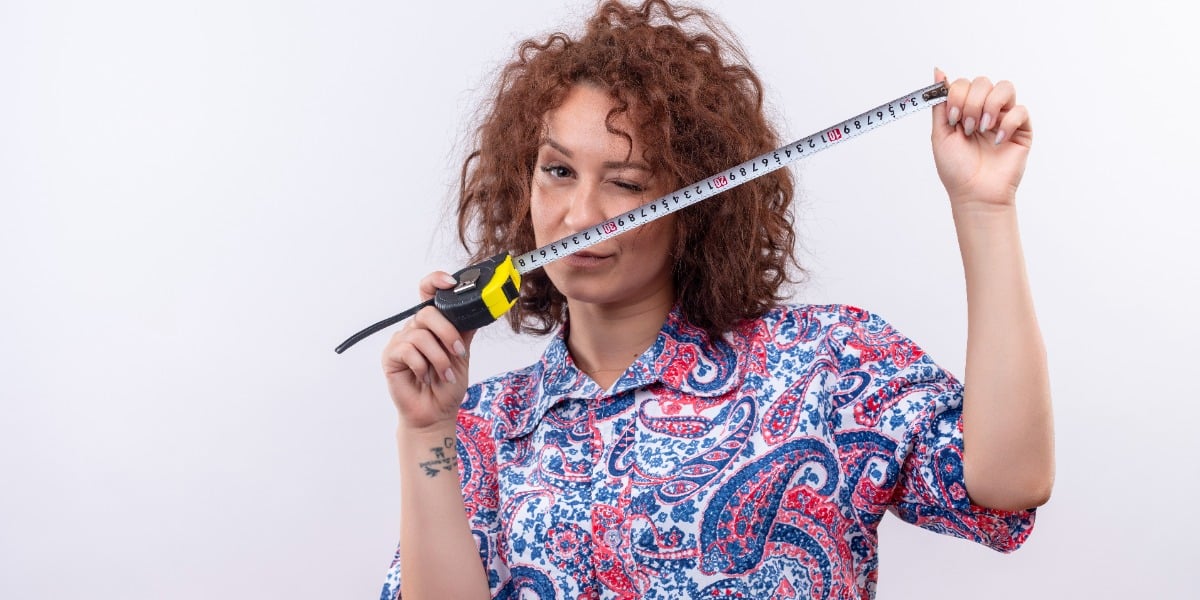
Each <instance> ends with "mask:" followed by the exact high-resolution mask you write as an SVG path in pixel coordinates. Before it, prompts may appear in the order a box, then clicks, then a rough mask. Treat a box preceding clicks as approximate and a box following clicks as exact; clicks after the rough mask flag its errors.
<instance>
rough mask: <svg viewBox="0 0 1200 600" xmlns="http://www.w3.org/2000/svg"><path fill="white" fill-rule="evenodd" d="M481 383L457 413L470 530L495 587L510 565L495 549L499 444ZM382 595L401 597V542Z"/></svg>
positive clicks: (382, 598)
mask: <svg viewBox="0 0 1200 600" xmlns="http://www.w3.org/2000/svg"><path fill="white" fill-rule="evenodd" d="M482 387H483V386H472V387H471V388H470V389H468V391H467V398H466V399H465V400H464V401H463V406H462V408H461V409H460V410H459V413H458V440H457V450H458V473H459V479H460V482H461V485H462V490H463V504H464V505H465V506H466V511H467V520H468V521H469V522H470V525H471V534H472V535H473V536H474V537H475V543H476V545H478V547H479V558H480V560H481V561H482V562H483V566H484V568H485V569H487V576H488V585H489V587H491V588H492V589H493V590H495V589H496V588H497V584H498V582H499V581H500V580H501V578H502V577H503V576H504V575H505V574H506V572H507V568H506V567H505V565H504V561H503V560H502V559H501V558H500V556H499V554H498V552H497V551H496V549H497V535H498V532H499V520H498V519H497V512H498V508H499V491H498V484H497V480H496V450H495V447H496V446H495V441H494V437H493V433H492V422H491V419H488V418H486V417H484V416H481V412H482V411H480V409H479V406H480V399H481V396H483V395H484V394H483V389H482ZM379 597H380V600H399V598H400V547H399V544H397V546H396V552H395V554H394V555H393V556H392V563H391V566H390V567H389V568H388V572H387V576H386V578H385V579H384V583H383V591H382V592H381V593H380V595H379Z"/></svg>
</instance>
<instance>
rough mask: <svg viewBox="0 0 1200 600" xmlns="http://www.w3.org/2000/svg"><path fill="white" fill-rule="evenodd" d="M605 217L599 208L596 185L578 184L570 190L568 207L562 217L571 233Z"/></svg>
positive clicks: (598, 189) (598, 192) (598, 194)
mask: <svg viewBox="0 0 1200 600" xmlns="http://www.w3.org/2000/svg"><path fill="white" fill-rule="evenodd" d="M606 218H607V217H606V216H605V214H604V211H603V210H601V206H600V188H599V186H598V185H596V184H592V183H584V182H580V183H579V184H578V185H576V186H575V188H574V189H572V190H571V198H570V205H569V206H568V208H567V214H566V216H564V217H563V224H564V225H566V226H567V228H568V229H570V230H572V231H582V230H583V229H586V228H588V227H590V226H592V225H595V224H597V223H599V222H601V221H603V220H604V219H606Z"/></svg>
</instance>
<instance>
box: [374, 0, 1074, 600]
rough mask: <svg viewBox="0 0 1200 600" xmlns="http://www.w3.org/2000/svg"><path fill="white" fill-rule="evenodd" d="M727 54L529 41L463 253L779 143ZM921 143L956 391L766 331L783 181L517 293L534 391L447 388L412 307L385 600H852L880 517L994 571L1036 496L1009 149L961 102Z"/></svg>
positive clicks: (877, 331)
mask: <svg viewBox="0 0 1200 600" xmlns="http://www.w3.org/2000/svg"><path fill="white" fill-rule="evenodd" d="M722 31H723V30H722V29H721V28H720V26H719V25H716V21H715V19H713V18H712V16H711V15H708V14H707V13H704V12H702V11H695V10H690V9H689V10H687V11H680V10H677V9H675V8H674V7H672V6H670V5H668V4H666V3H665V2H662V1H654V0H652V1H649V2H646V3H645V4H643V5H642V6H640V7H636V8H630V7H625V6H623V5H621V4H618V3H615V2H608V3H605V4H603V5H602V6H601V7H600V8H599V9H598V11H597V13H596V15H594V16H593V17H592V18H591V19H590V20H589V22H588V24H587V29H586V32H585V34H584V35H583V36H582V37H581V38H580V39H578V40H573V39H571V38H569V37H568V36H565V35H562V34H556V35H554V36H551V37H550V38H549V39H547V40H545V41H544V42H536V41H527V42H525V43H524V44H522V46H521V47H520V50H519V52H518V57H517V59H515V60H514V61H513V62H512V63H511V64H509V65H508V66H507V67H506V68H505V70H504V71H503V72H502V74H501V77H500V79H499V82H498V84H497V88H496V96H495V98H494V100H493V103H492V105H491V106H490V112H488V114H487V116H486V118H485V120H484V122H483V123H482V125H481V126H480V129H479V131H478V149H477V150H476V151H475V152H474V153H473V154H472V155H471V156H470V157H469V158H468V159H467V161H466V163H465V164H464V167H463V177H462V189H461V195H460V203H459V233H460V237H461V238H462V239H463V241H464V245H467V246H468V248H469V249H470V250H471V251H473V252H474V254H475V257H476V258H478V259H482V258H485V257H487V256H490V255H492V254H495V253H497V252H501V251H506V250H519V251H524V250H527V249H530V248H534V247H537V246H541V245H543V244H546V243H549V242H551V241H554V240H557V239H559V238H561V237H563V236H565V235H568V234H571V233H574V232H576V231H579V230H581V229H584V228H586V227H588V226H590V225H594V224H596V223H598V222H601V221H603V220H605V219H607V218H609V217H611V216H613V215H615V214H617V213H620V212H623V211H625V210H628V209H631V208H633V207H636V206H640V205H642V204H644V203H646V202H648V201H650V200H653V199H654V198H657V197H659V196H661V195H663V194H665V193H667V192H670V191H672V190H674V189H676V188H678V187H679V186H680V185H682V184H686V183H689V182H692V181H695V180H698V179H701V178H702V177H704V176H707V175H709V174H711V173H714V172H717V171H719V170H721V169H723V168H726V167H728V166H730V165H733V164H736V163H738V162H741V161H742V160H745V159H746V158H747V157H751V156H754V155H756V154H759V153H762V152H764V151H766V150H769V149H772V148H774V147H776V146H778V145H779V141H778V139H777V136H776V135H775V133H774V131H773V130H772V129H771V127H770V125H769V124H768V123H767V122H766V120H765V118H764V116H763V114H762V94H761V86H760V84H759V80H758V78H757V77H756V75H755V74H754V72H753V71H752V70H751V69H750V68H749V67H748V66H747V65H746V61H745V57H744V55H743V53H742V52H741V51H740V50H739V49H738V47H737V45H736V44H735V43H734V42H733V41H732V40H731V39H730V37H729V36H727V35H723V33H722ZM936 76H937V78H938V80H943V79H944V78H945V76H944V75H942V74H941V73H940V72H939V73H937V74H936ZM933 121H934V124H933V134H932V139H933V152H934V157H935V160H936V164H937V169H938V174H939V176H940V177H941V180H942V182H943V184H944V185H945V187H946V190H947V193H948V194H949V197H950V203H951V209H952V211H953V214H954V218H955V224H956V227H957V229H958V234H959V243H960V247H961V251H962V255H963V263H964V267H965V271H966V278H967V299H968V308H969V323H968V348H967V378H968V381H970V384H971V385H970V386H969V387H967V388H964V386H963V385H962V384H960V383H959V381H958V380H956V379H955V378H954V377H953V376H952V375H950V374H948V373H946V372H945V371H943V370H942V369H940V368H938V367H937V365H936V364H934V363H933V361H932V360H930V359H929V357H928V356H925V354H924V353H923V352H922V351H921V349H920V348H919V347H918V346H916V345H915V344H913V343H912V342H911V341H910V340H908V339H907V338H905V337H904V336H902V335H901V334H899V333H898V332H896V331H895V329H893V328H892V327H891V326H889V325H888V324H887V323H886V322H884V321H883V320H882V319H881V318H880V317H879V316H877V315H874V314H871V313H868V312H866V311H863V310H861V309H858V308H854V307H849V306H841V305H828V306H786V305H779V301H780V298H779V287H780V285H781V284H783V283H784V282H785V281H787V278H788V275H789V269H788V266H789V263H791V262H792V246H793V242H794V236H793V233H792V228H791V223H790V218H789V212H788V211H789V206H790V202H791V198H792V181H791V176H790V174H789V173H788V172H787V171H786V170H780V171H776V172H775V173H772V174H771V175H769V176H765V177H762V178H760V179H757V180H755V181H752V182H749V183H747V184H746V185H743V186H741V187H739V188H736V189H734V190H731V191H730V192H728V193H727V194H724V195H722V196H720V197H718V198H716V199H713V200H710V201H706V202H703V203H701V204H699V205H696V206H693V207H691V208H688V209H687V210H684V211H681V212H680V213H677V214H674V215H671V216H670V217H667V218H664V219H661V220H659V221H656V222H654V223H651V224H649V225H646V226H643V227H641V228H639V229H637V230H635V231H632V232H629V233H627V234H625V235H622V236H619V237H617V238H613V239H611V240H608V241H606V242H604V243H601V244H599V245H597V246H594V247H592V248H590V249H588V250H587V251H585V252H581V253H579V254H576V255H574V256H572V257H569V258H567V259H565V260H560V261H558V262H556V263H553V264H550V265H548V266H547V267H546V268H545V269H544V272H536V273H532V274H530V275H529V276H527V277H526V278H525V280H524V281H523V283H522V297H521V300H520V302H519V303H518V306H517V307H516V308H515V309H514V310H513V311H512V312H511V313H510V315H509V317H510V324H511V325H512V326H513V327H514V328H515V329H517V330H524V331H530V332H535V333H547V332H551V331H556V332H557V333H556V335H555V336H554V337H553V338H552V339H551V341H550V343H549V346H548V348H547V350H546V352H545V354H544V356H543V358H542V360H541V361H540V362H539V363H537V364H535V365H532V366H530V367H528V368H525V369H520V370H516V371H512V372H509V373H506V374H504V375H501V376H498V377H494V378H491V379H488V380H486V381H484V382H482V383H479V384H476V385H473V386H470V387H469V388H468V386H467V381H468V364H469V356H470V355H469V347H470V344H471V338H472V334H471V333H466V334H460V333H459V332H458V331H456V330H455V328H454V327H453V326H452V325H451V324H450V323H449V322H448V321H446V320H445V318H444V317H443V316H442V315H441V314H440V313H438V312H437V311H436V310H435V309H431V308H426V309H424V310H423V311H422V312H420V313H418V315H417V316H415V317H414V318H413V319H411V320H410V322H409V323H408V324H407V325H406V326H405V327H404V328H403V329H402V330H401V331H399V332H397V333H396V334H395V335H394V336H393V338H392V340H391V342H390V343H389V344H388V346H387V348H386V349H385V352H384V357H383V366H384V371H385V374H386V377H387V381H388V386H389V391H390V393H391V396H392V398H393V401H394V403H395V405H396V408H397V410H398V413H399V427H398V431H397V441H398V444H399V452H400V465H401V482H402V483H401V523H402V525H401V539H400V545H399V549H398V550H397V554H396V559H395V560H394V562H393V565H392V567H393V568H392V570H391V572H390V573H389V575H388V580H387V583H386V585H385V587H384V593H383V596H384V597H385V598H391V597H395V595H396V594H398V593H400V591H401V588H402V589H403V596H404V597H405V598H408V599H410V600H411V599H413V598H489V597H505V598H508V597H513V598H515V597H522V598H524V597H540V598H547V599H548V598H601V597H604V598H608V597H619V598H636V597H666V598H691V597H718V596H719V597H725V596H740V597H747V598H751V597H753V598H758V597H763V598H767V597H774V596H773V595H775V596H778V597H820V598H863V597H872V596H873V595H874V589H875V580H876V565H877V556H876V552H875V548H876V526H877V524H878V522H879V520H880V519H881V518H882V516H883V513H884V512H885V511H887V510H892V511H894V512H896V513H897V514H898V515H900V516H901V518H903V519H905V520H907V521H910V522H913V523H916V524H918V525H921V526H923V527H927V528H930V529H933V530H935V531H940V532H943V533H949V534H952V535H957V536H960V537H965V538H968V539H973V540H975V541H978V542H980V543H983V544H987V545H989V546H991V547H993V548H996V549H998V550H1002V551H1011V550H1013V549H1015V548H1017V547H1018V546H1019V545H1020V544H1021V543H1022V542H1023V541H1024V539H1025V538H1026V536H1027V535H1028V534H1029V532H1030V530H1031V528H1032V526H1033V512H1032V510H1030V509H1032V508H1033V507H1036V506H1038V505H1041V504H1042V503H1044V502H1045V501H1046V500H1047V498H1048V497H1049V493H1050V488H1051V483H1052V479H1053V456H1052V439H1051V438H1052V431H1051V422H1050V398H1049V385H1048V376H1047V373H1046V364H1045V358H1044V350H1043V349H1042V342H1041V337H1040V333H1039V330H1038V327H1037V323H1036V318H1035V315H1034V312H1033V307H1032V302H1031V299H1030V294H1029V289H1028V284H1027V282H1026V279H1025V275H1024V263H1023V257H1022V254H1021V249H1020V244H1019V238H1018V232H1017V228H1016V217H1015V193H1016V188H1017V185H1018V183H1019V182H1020V179H1021V173H1022V171H1023V169H1024V164H1025V159H1026V155H1027V153H1028V149H1029V146H1030V143H1031V128H1030V123H1029V118H1028V113H1027V112H1026V110H1025V109H1024V107H1022V106H1020V105H1017V104H1016V103H1015V91H1014V89H1013V87H1012V85H1011V84H1008V83H1007V82H1001V83H999V84H995V85H993V84H991V83H990V82H989V81H988V80H986V79H982V78H980V79H976V80H973V81H967V80H958V81H955V82H953V83H952V84H951V85H950V95H949V100H948V102H946V103H945V104H944V105H941V106H938V107H936V108H935V109H934V111H933ZM452 285H454V281H453V278H451V277H450V276H449V275H447V274H445V273H440V272H439V273H433V274H430V275H429V276H427V277H425V278H424V279H423V280H422V281H421V283H420V291H421V294H422V295H423V296H424V297H426V298H428V297H430V296H432V295H433V293H434V292H435V290H436V289H438V288H447V287H450V286H452ZM968 441H969V443H968ZM964 448H969V452H968V451H965V450H964ZM401 572H402V573H403V577H401Z"/></svg>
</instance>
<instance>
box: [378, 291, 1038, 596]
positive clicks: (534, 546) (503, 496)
mask: <svg viewBox="0 0 1200 600" xmlns="http://www.w3.org/2000/svg"><path fill="white" fill-rule="evenodd" d="M458 458H459V468H460V477H461V480H462V490H463V498H464V499H465V501H466V509H467V518H468V520H469V521H470V524H471V529H472V531H473V532H474V535H475V540H476V542H477V543H478V545H479V556H480V559H481V560H482V561H483V566H484V568H485V569H486V570H487V576H488V580H489V583H490V585H491V589H492V594H493V596H494V597H495V598H514V599H515V598H540V599H543V600H550V599H553V598H561V599H571V600H577V599H599V598H622V599H624V598H642V597H646V598H838V599H841V598H856V599H861V598H873V597H874V595H875V584H876V578H877V566H878V556H877V554H876V549H877V545H878V536H877V533H876V528H877V526H878V524H879V521H880V520H881V519H882V518H883V514H884V512H885V511H887V510H891V511H893V512H894V513H895V514H897V515H899V517H900V518H901V519H904V520H905V521H908V522H909V523H914V524H916V525H919V526H921V527H924V528H926V529H931V530H933V531H936V532H939V533H946V534H950V535H953V536H957V537H961V538H966V539H968V540H974V541H976V542H978V543H981V544H984V545H987V546H989V547H991V548H994V549H996V550H999V551H1002V552H1011V551H1013V550H1015V549H1016V548H1017V547H1019V546H1020V545H1021V544H1022V543H1023V542H1024V541H1025V539H1026V537H1028V535H1029V533H1030V531H1031V530H1032V528H1033V522H1034V511H1032V510H1029V511H1021V512H1003V511H996V510H991V509H986V508H982V507H979V506H976V505H973V504H972V503H971V502H970V500H969V499H968V497H967V491H966V488H965V486H964V482H963V466H962V384H960V383H959V381H958V380H957V379H955V378H954V376H953V375H951V374H949V373H947V372H946V371H943V370H942V369H941V368H939V367H938V366H937V365H936V364H934V362H933V361H932V360H931V359H930V358H929V356H927V355H926V354H925V353H924V352H923V351H922V350H921V349H920V348H918V347H917V346H916V345H915V344H914V343H913V342H912V341H911V340H909V339H908V338H906V337H904V336H903V335H901V334H900V333H898V332H897V331H896V330H895V329H893V328H892V327H891V325H889V324H888V323H887V322H885V321H884V320H883V319H882V318H880V317H879V316H877V315H874V314H872V313H869V312H866V311H864V310H862V309H859V308H855V307H851V306H844V305H824V306H815V305H809V306H783V307H779V308H776V309H775V310H772V311H771V312H769V313H768V314H766V315H765V316H763V317H762V318H761V319H757V320H753V321H748V322H746V323H744V324H743V325H742V326H740V327H738V328H737V329H736V330H734V331H732V332H730V333H729V334H726V335H725V336H724V337H723V338H722V339H715V340H714V339H710V338H709V336H707V335H706V334H705V333H704V332H703V331H702V330H700V329H698V328H696V327H694V326H692V325H690V324H689V323H687V322H686V321H685V320H684V319H683V318H682V315H681V314H680V313H679V312H678V310H676V311H673V312H672V313H671V314H670V315H669V316H668V318H667V321H666V323H665V324H664V326H663V329H662V332H661V333H660V334H659V336H658V339H657V341H656V342H655V343H654V345H653V346H651V347H650V348H649V349H648V350H646V352H645V353H644V354H643V355H642V356H641V357H639V358H638V359H637V360H636V361H634V363H633V365H631V366H630V367H629V370H628V371H626V372H625V373H624V374H623V375H622V376H621V378H620V379H618V380H617V381H616V382H615V383H614V384H613V386H612V388H611V389H608V390H604V389H601V388H600V386H599V385H598V384H596V383H595V382H594V381H592V379H591V378H589V377H588V376H587V375H585V374H584V373H583V372H581V371H580V370H579V369H578V368H577V367H576V366H575V364H574V362H573V361H572V359H571V356H570V354H569V353H568V352H567V346H566V343H565V338H564V334H563V331H561V330H560V331H559V333H558V335H557V336H556V337H555V338H553V339H552V340H551V342H550V344H549V347H547V348H546V351H545V353H544V354H543V356H542V359H541V360H540V361H539V362H538V363H536V364H534V365H532V366H530V367H527V368H525V369H520V370H516V371H512V372H509V373H506V374H503V375H500V376H498V377H494V378H491V379H488V380H486V381H483V382H481V383H479V384H476V385H474V386H472V387H471V388H470V389H469V391H468V393H467V397H466V400H465V402H464V404H463V407H462V410H461V412H460V414H459V420H458ZM399 588H400V573H399V556H398V555H397V556H396V557H395V559H394V560H393V562H392V567H391V569H390V571H389V572H388V576H387V580H386V583H385V585H384V588H383V594H382V598H383V599H384V600H390V599H392V598H397V597H398V596H399Z"/></svg>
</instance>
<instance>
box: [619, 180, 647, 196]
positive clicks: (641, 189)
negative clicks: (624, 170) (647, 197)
mask: <svg viewBox="0 0 1200 600" xmlns="http://www.w3.org/2000/svg"><path fill="white" fill-rule="evenodd" d="M613 183H615V184H617V187H620V188H622V189H626V190H629V191H631V192H638V193H641V192H644V191H646V188H644V187H642V186H640V185H638V184H636V183H629V182H628V181H614V182H613Z"/></svg>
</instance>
